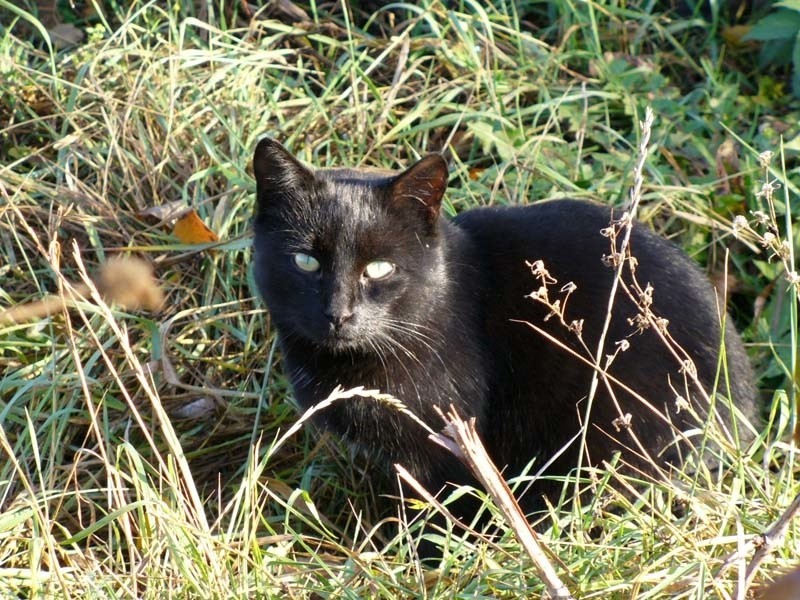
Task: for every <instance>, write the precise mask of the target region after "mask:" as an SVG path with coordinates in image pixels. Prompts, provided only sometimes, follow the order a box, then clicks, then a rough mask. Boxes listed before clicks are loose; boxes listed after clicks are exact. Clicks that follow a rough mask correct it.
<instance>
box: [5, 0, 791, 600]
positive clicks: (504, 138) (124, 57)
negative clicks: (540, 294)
mask: <svg viewBox="0 0 800 600" xmlns="http://www.w3.org/2000/svg"><path fill="white" fill-rule="evenodd" d="M194 4H195V5H194V6H191V5H190V4H189V3H171V4H167V3H159V2H145V1H143V0H142V1H140V0H133V1H132V2H127V3H124V2H116V1H114V0H108V1H107V2H92V3H86V4H83V5H79V6H77V7H76V6H75V5H73V4H70V3H66V2H64V3H59V5H58V8H59V12H58V14H57V15H55V17H54V16H53V15H50V17H49V19H50V22H46V21H45V19H44V17H43V15H42V13H41V12H40V11H38V9H37V7H36V6H35V5H33V3H27V4H26V3H25V2H22V3H19V2H8V1H7V0H0V25H1V27H0V157H2V163H0V306H2V307H8V306H12V305H20V304H25V303H28V302H32V301H36V300H39V299H41V298H42V297H44V296H46V295H47V294H56V295H58V296H59V297H63V298H65V299H66V300H67V301H68V302H69V304H70V308H69V309H68V310H58V311H56V312H54V313H53V314H51V315H50V316H46V317H43V318H40V319H38V320H35V321H32V322H28V323H21V324H14V323H10V322H2V321H0V368H2V371H0V456H2V459H0V595H2V596H4V597H79V598H94V597H100V598H106V597H119V598H164V597H177V598H192V597H197V598H216V597H219V598H230V597H237V598H238V597H241V598H245V597H247V598H249V597H254V596H256V597H286V598H321V597H326V598H327V597H335V598H339V597H346V598H363V597H370V598H372V597H374V598H397V597H430V598H440V597H447V598H452V597H458V598H461V597H498V598H520V597H537V596H539V595H541V594H542V593H543V591H544V585H543V584H542V582H541V580H540V578H539V575H538V572H537V570H536V569H535V568H534V566H533V563H532V562H531V561H530V560H528V558H527V556H526V555H525V554H524V553H523V551H522V549H521V546H520V545H519V543H518V542H517V541H516V538H515V537H514V535H513V533H512V531H511V530H510V529H508V530H505V534H504V535H503V536H502V538H501V539H500V540H499V541H497V542H495V543H494V544H484V543H477V542H475V540H474V539H472V540H467V541H458V540H457V539H453V540H452V545H451V548H452V551H448V552H446V553H445V557H444V558H443V560H442V562H441V564H440V565H439V566H438V568H423V567H422V566H421V565H420V563H419V561H418V560H417V559H416V558H415V554H414V540H415V528H414V524H413V523H412V524H410V525H409V526H408V527H406V526H404V525H401V526H399V527H398V518H397V517H396V516H395V515H389V517H386V516H385V514H384V513H383V512H381V508H380V502H378V501H376V498H375V495H374V494H373V492H372V490H371V489H370V485H369V481H368V479H369V477H368V476H369V474H370V473H371V469H370V465H369V464H365V461H364V460H363V459H362V458H360V457H357V456H353V455H351V454H350V453H349V451H348V450H346V449H345V448H343V447H341V446H340V445H339V444H338V442H337V441H336V440H334V439H331V438H329V437H327V436H324V435H323V436H319V435H316V433H315V432H313V431H311V430H310V429H309V427H307V426H305V421H304V420H302V419H301V416H300V415H299V414H298V412H297V410H296V408H295V407H294V406H293V405H292V398H291V393H290V390H289V387H288V383H287V381H286V379H285V377H284V376H283V374H282V372H281V370H280V366H279V363H280V355H279V352H278V351H277V350H276V346H275V341H274V336H273V334H272V332H271V330H270V323H269V315H268V314H267V313H266V311H265V310H264V309H263V307H262V304H261V303H260V302H259V301H258V299H257V298H256V297H255V288H254V286H253V281H252V277H251V275H250V273H249V271H248V265H249V260H250V249H249V246H250V237H249V235H250V233H249V224H250V214H251V210H252V203H253V192H254V189H255V186H254V182H253V180H252V178H251V175H250V170H249V162H250V157H251V153H252V150H253V148H254V146H255V143H256V140H257V139H258V138H259V136H261V135H262V134H265V133H266V134H270V135H272V136H274V137H276V138H277V139H280V140H281V141H282V142H284V143H285V144H286V145H287V146H288V147H290V148H291V149H292V150H293V151H294V152H296V153H297V155H298V156H299V157H301V158H302V159H304V160H306V161H307V162H309V163H311V164H314V165H317V166H332V165H365V166H381V167H389V168H397V167H399V166H401V165H406V164H408V163H409V162H410V161H412V160H413V159H415V158H416V157H418V156H419V155H420V154H423V153H426V152H430V151H438V150H440V149H444V150H446V151H447V152H448V156H449V158H450V159H451V165H452V178H451V187H450V190H449V193H448V198H447V211H449V212H451V213H452V212H457V211H459V210H463V209H466V208H469V207H472V206H476V205H481V204H490V203H523V202H530V201H535V200H543V199H548V198H554V197H562V196H571V197H581V198H587V199H591V200H595V201H599V202H603V203H606V204H609V205H616V206H622V205H624V204H625V203H626V202H627V201H628V190H629V188H630V187H631V185H632V184H633V178H634V172H635V170H636V169H635V165H636V161H637V147H638V145H639V142H640V140H641V135H642V131H641V128H640V127H639V122H640V121H641V120H643V118H644V114H645V109H646V107H648V106H650V107H652V109H653V111H654V114H655V120H654V122H653V125H652V130H651V132H650V145H649V148H650V150H649V154H648V155H647V158H646V161H645V163H644V167H643V170H642V177H643V187H642V190H641V198H640V204H639V212H638V217H639V218H640V219H641V220H643V221H645V222H646V223H647V224H648V225H649V226H651V227H653V228H654V229H655V230H657V231H659V232H660V233H662V234H663V235H665V236H667V237H670V238H672V239H674V240H675V241H676V243H679V244H680V245H681V246H682V247H684V248H685V249H686V250H687V251H688V252H689V253H690V254H691V255H693V256H694V257H696V259H697V260H698V261H699V262H700V263H701V264H704V265H707V266H708V271H709V275H710V276H711V277H712V278H713V279H714V280H715V281H718V282H720V283H721V286H722V287H726V288H727V291H728V292H729V295H730V304H731V308H732V312H733V316H734V318H735V319H736V321H737V324H738V325H739V328H740V329H741V330H742V331H743V332H744V336H745V339H746V341H747V342H748V349H749V352H750V355H751V357H752V360H753V364H754V365H755V367H756V369H757V373H758V377H759V386H760V389H761V390H762V392H763V399H764V423H759V424H756V426H757V427H758V430H759V431H760V432H762V433H761V436H760V437H759V439H758V440H757V441H756V442H754V443H753V444H752V445H751V446H750V447H748V448H745V449H744V450H743V451H742V452H741V453H739V452H736V451H734V450H733V449H731V450H730V451H728V452H726V454H725V457H724V461H723V463H722V466H721V467H720V468H719V469H717V470H715V471H713V472H709V471H708V470H707V469H703V468H699V467H697V465H695V471H696V472H690V471H689V470H688V469H687V472H686V473H684V474H679V475H678V476H676V477H675V480H674V481H673V482H671V483H652V482H635V481H633V480H631V479H629V478H625V477H623V476H621V475H618V474H617V473H616V472H615V470H614V468H613V466H610V467H609V469H608V470H607V471H604V472H603V473H601V474H600V477H599V478H598V479H597V480H595V481H593V482H591V484H592V485H593V486H594V492H593V498H594V499H593V501H592V502H591V503H590V504H588V505H587V504H586V503H584V505H580V504H579V503H577V502H572V501H571V499H570V498H569V494H566V493H565V495H564V498H562V500H561V501H560V502H559V503H557V504H556V505H554V506H553V507H552V508H551V510H550V512H549V514H547V515H544V516H543V517H542V519H541V522H540V531H541V543H542V544H543V545H544V546H545V547H546V548H548V550H549V556H550V559H551V561H552V563H553V565H554V568H555V570H556V572H557V573H558V574H559V576H560V577H561V579H562V581H563V582H564V583H565V584H566V586H567V588H568V589H569V590H570V592H571V593H572V594H573V595H574V596H575V597H581V598H660V597H674V598H735V597H738V598H744V597H745V596H744V589H745V587H747V586H748V585H749V583H750V579H752V580H753V581H754V585H756V586H758V585H761V584H764V583H766V582H769V581H770V580H771V579H772V578H774V577H775V576H776V575H777V574H778V573H779V572H781V571H782V570H785V569H788V568H789V567H792V566H794V564H795V563H796V561H797V557H798V556H800V524H798V522H797V521H796V520H792V519H791V516H792V513H791V511H790V512H787V508H788V507H790V504H791V501H792V499H793V498H794V497H795V496H796V495H797V494H798V493H800V484H798V483H797V481H798V479H797V474H798V459H797V451H796V448H795V446H794V445H792V432H793V430H794V428H795V426H796V424H797V421H796V416H795V415H796V413H795V406H796V398H797V392H798V386H800V372H799V371H798V369H799V367H798V361H797V347H798V339H797V337H798V327H797V292H798V287H797V286H798V275H797V263H796V259H795V252H796V249H797V242H798V239H799V238H798V236H800V226H799V225H798V223H797V217H796V215H797V214H798V205H797V203H798V179H797V175H798V168H799V167H800V165H799V164H798V159H797V153H798V151H799V150H800V125H798V124H799V123H800V106H798V103H797V101H796V99H795V98H794V97H793V96H792V95H791V89H790V84H789V81H790V78H791V76H792V71H791V64H790V63H791V61H788V60H787V61H784V62H786V64H784V65H780V64H777V65H776V64H767V65H759V63H758V54H759V51H760V49H761V46H760V45H759V42H755V41H748V40H747V39H746V38H743V36H742V35H741V30H739V29H734V28H731V27H729V25H730V24H732V23H734V21H733V19H734V18H735V16H736V14H737V12H736V11H735V10H734V8H735V7H731V10H730V13H731V14H725V13H726V11H721V10H719V6H718V3H709V6H710V7H711V8H713V9H714V10H710V9H709V10H706V5H705V4H704V3H702V4H698V5H697V6H695V5H694V4H692V3H690V2H687V3H685V4H681V5H680V6H678V7H676V9H675V10H672V9H671V7H670V6H667V5H666V3H661V4H659V3H655V5H656V7H657V8H655V9H654V8H653V7H654V3H652V2H640V1H639V0H631V1H630V2H618V1H616V0H593V1H589V2H581V3H574V2H570V1H569V0H551V1H550V2H517V3H512V2H506V1H503V0H496V1H494V2H492V3H479V2H473V1H472V0H462V1H455V2H447V3H445V2H441V1H439V0H422V1H420V2H416V3H407V4H406V3H397V4H392V5H386V6H383V7H382V8H377V7H376V6H373V5H372V4H377V3H368V2H363V3H360V4H356V3H354V5H353V7H351V9H349V10H344V9H343V6H344V3H328V4H325V5H322V4H319V5H318V4H316V3H314V2H313V1H312V2H310V3H307V4H301V3H297V4H292V3H291V2H278V3H270V4H269V5H267V6H265V7H263V8H260V9H250V8H248V7H247V5H246V4H245V3H242V2H235V1H234V0H229V1H228V0H220V1H219V2H217V3H211V2H209V3H200V2H198V3H194ZM785 4H787V7H786V8H785V10H789V11H794V14H796V3H795V4H791V3H785ZM789 4H791V5H789ZM372 10H374V11H375V12H374V13H372V12H370V11H372ZM761 17H763V15H761V14H758V15H752V16H748V15H746V16H745V17H744V18H745V19H747V18H752V20H753V21H755V20H757V19H758V18H761ZM59 21H60V25H62V26H63V25H65V24H66V25H70V26H71V27H69V28H68V30H70V31H71V32H73V33H74V32H75V31H77V32H78V33H81V32H82V33H83V34H84V39H83V40H81V41H78V42H77V43H70V42H69V40H67V42H60V43H56V41H55V40H56V37H57V36H56V35H55V33H54V32H55V31H56V29H55V28H56V27H57V26H58V25H59V23H58V22H59ZM766 22H767V25H764V24H763V23H764V20H762V21H761V24H760V26H759V27H760V29H758V30H757V31H756V34H757V35H755V36H754V37H756V38H757V39H759V40H769V39H773V40H776V39H783V38H782V37H781V36H782V35H783V33H782V31H783V30H781V31H778V32H776V33H775V35H774V36H773V37H772V38H770V37H769V36H768V32H767V33H765V31H766V29H765V28H768V27H769V23H770V21H766ZM773 26H776V27H777V25H775V24H773ZM709 32H710V33H709ZM779 34H780V35H779ZM787 39H788V38H787ZM73 41H74V40H73ZM794 63H795V66H796V64H797V58H796V57H795V59H794ZM766 152H771V153H772V156H771V157H768V156H767V155H765V154H764V153H766ZM175 206H178V207H192V208H193V209H194V210H195V211H196V212H197V214H198V215H199V216H200V217H201V218H202V219H203V221H204V222H205V223H206V224H207V225H208V226H209V227H210V228H211V229H212V230H213V231H214V232H215V233H216V234H217V235H218V236H219V238H220V240H221V241H220V242H219V243H217V244H211V246H210V247H209V245H208V244H206V245H199V246H198V245H196V244H186V243H183V242H181V241H180V240H179V239H178V238H177V237H175V235H173V232H172V228H171V220H172V217H171V214H172V213H171V212H170V211H167V210H166V208H165V207H175ZM154 207H162V208H163V209H164V210H162V211H159V210H154ZM117 255H133V256H139V257H144V258H146V259H147V261H149V262H150V263H152V264H153V266H154V270H155V274H156V276H157V279H158V281H159V282H160V286H161V288H162V289H163V292H164V293H165V294H166V303H165V304H164V307H163V309H161V310H160V311H148V310H139V309H135V310H134V309H126V308H123V307H121V306H120V305H119V304H114V303H111V305H110V306H109V304H107V303H106V302H105V301H102V300H100V298H99V296H98V295H97V294H96V293H94V291H93V290H92V286H91V285H89V283H88V282H89V276H91V275H94V274H95V273H97V272H98V271H99V270H100V268H101V265H103V264H105V263H106V262H107V261H108V259H109V258H110V257H113V256H117ZM81 283H83V284H84V285H83V286H78V284H81ZM535 285H536V281H535V279H534V278H533V277H532V278H531V289H532V290H533V289H534V286H535ZM76 286H77V287H76ZM688 309H690V307H687V310H688ZM334 401H346V399H344V398H343V399H338V400H334ZM572 489H573V487H572V486H570V485H566V486H565V490H567V491H569V490H572ZM676 507H678V508H679V509H680V510H677V509H676ZM491 510H494V509H493V508H492V509H491ZM782 515H784V516H786V517H787V520H786V525H787V527H786V529H785V531H782V532H778V531H776V530H774V529H772V530H771V529H770V528H771V527H772V526H773V524H774V523H776V521H778V519H779V518H780V517H781V516H782ZM401 521H402V520H401ZM454 531H455V533H458V529H456V530H454ZM767 531H771V532H772V533H781V535H777V536H773V537H770V538H768V540H767V543H766V545H764V544H765V540H764V538H762V537H759V536H760V535H761V534H763V533H765V532H767ZM783 534H785V535H783ZM473 546H474V547H473ZM756 555H758V560H757V561H756V562H754V563H752V567H751V568H749V567H748V565H750V564H751V560H752V559H753V557H754V556H756Z"/></svg>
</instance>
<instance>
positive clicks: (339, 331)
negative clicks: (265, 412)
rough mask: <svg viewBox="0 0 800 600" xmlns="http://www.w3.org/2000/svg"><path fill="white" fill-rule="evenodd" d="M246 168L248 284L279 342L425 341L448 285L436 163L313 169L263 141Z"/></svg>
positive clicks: (396, 344) (387, 347) (442, 185)
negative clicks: (249, 178)
mask: <svg viewBox="0 0 800 600" xmlns="http://www.w3.org/2000/svg"><path fill="white" fill-rule="evenodd" d="M253 170H254V172H255V177H256V187H257V198H256V208H255V221H254V228H255V242H254V248H255V278H256V282H257V284H258V286H259V290H260V291H261V294H262V295H263V296H264V299H265V301H266V303H267V307H268V308H269V310H270V314H271V315H272V318H273V321H274V322H275V324H276V325H277V326H278V329H279V331H280V333H281V335H282V336H284V337H285V338H289V339H290V338H292V337H299V338H302V339H304V340H306V341H309V342H312V343H314V344H315V345H317V346H320V347H324V348H326V349H327V350H329V351H334V352H338V351H352V350H363V351H370V350H379V349H384V351H390V352H403V349H404V348H407V345H408V342H409V341H410V340H412V339H413V338H417V339H418V340H422V341H425V340H426V339H430V334H431V332H430V330H429V329H428V328H427V326H426V325H425V322H426V319H427V318H428V317H429V315H430V314H431V311H433V310H434V309H435V307H436V306H438V304H439V303H440V302H442V301H444V297H445V295H446V294H444V291H445V286H446V285H447V274H446V273H447V269H446V266H445V260H444V256H443V239H442V238H443V236H442V227H441V223H440V216H439V210H440V206H441V201H442V196H443V194H444V191H445V189H446V187H447V178H448V174H447V165H446V163H445V161H444V159H443V158H442V157H441V156H439V155H429V156H427V157H425V158H423V159H422V160H420V161H419V162H417V163H416V164H415V165H413V166H412V167H410V168H409V169H407V170H405V171H403V172H400V173H392V172H390V171H378V172H376V171H370V170H366V169H320V170H314V169H311V168H308V167H306V166H304V165H303V164H301V163H300V162H299V161H298V160H297V159H295V158H294V157H293V156H292V155H291V154H289V153H288V152H287V151H286V150H285V149H284V148H283V147H282V146H281V145H280V144H278V143H277V142H275V141H273V140H270V139H264V140H261V142H259V144H258V147H257V148H256V152H255V157H254V160H253Z"/></svg>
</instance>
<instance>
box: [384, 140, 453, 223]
mask: <svg viewBox="0 0 800 600" xmlns="http://www.w3.org/2000/svg"><path fill="white" fill-rule="evenodd" d="M447 179H448V173H447V162H445V160H444V158H442V155H441V154H429V155H428V156H426V157H425V158H423V159H421V160H420V161H419V162H417V163H416V164H414V165H412V166H411V167H409V168H408V169H406V170H405V171H403V172H402V173H400V175H398V176H397V177H395V178H394V180H393V181H392V183H391V201H392V203H394V204H395V205H399V204H407V203H409V202H413V203H414V205H415V206H416V207H417V208H420V209H422V212H423V215H424V216H425V219H426V221H427V222H428V224H430V225H432V224H433V223H435V222H436V219H438V218H439V209H440V208H441V206H442V198H443V197H444V192H445V190H446V189H447Z"/></svg>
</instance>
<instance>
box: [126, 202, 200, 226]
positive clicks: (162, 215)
mask: <svg viewBox="0 0 800 600" xmlns="http://www.w3.org/2000/svg"><path fill="white" fill-rule="evenodd" d="M191 210H192V209H191V208H188V207H187V206H186V202H184V201H183V200H173V201H172V202H167V203H166V204H157V205H155V206H149V207H147V208H145V209H144V210H140V211H139V212H138V213H137V215H138V217H139V218H140V219H146V220H150V219H152V220H154V221H160V222H161V223H166V222H167V221H171V220H173V219H180V218H181V217H182V216H184V215H185V214H186V213H187V212H190V211H191Z"/></svg>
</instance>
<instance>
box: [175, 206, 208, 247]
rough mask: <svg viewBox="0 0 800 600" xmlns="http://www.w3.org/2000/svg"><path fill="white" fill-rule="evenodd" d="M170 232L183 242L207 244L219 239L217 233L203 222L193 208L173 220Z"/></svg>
mask: <svg viewBox="0 0 800 600" xmlns="http://www.w3.org/2000/svg"><path fill="white" fill-rule="evenodd" d="M172 233H174V234H175V236H176V237H177V238H178V239H179V240H180V241H182V242H183V243H184V244H207V243H210V242H218V241H219V237H217V234H216V233H214V232H213V231H211V229H209V228H208V226H207V225H206V224H205V223H203V221H202V220H201V219H200V217H199V216H198V214H197V212H196V211H195V210H190V211H189V212H187V213H186V214H185V215H183V216H182V217H181V218H180V219H178V220H177V221H175V228H174V229H173V230H172Z"/></svg>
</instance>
